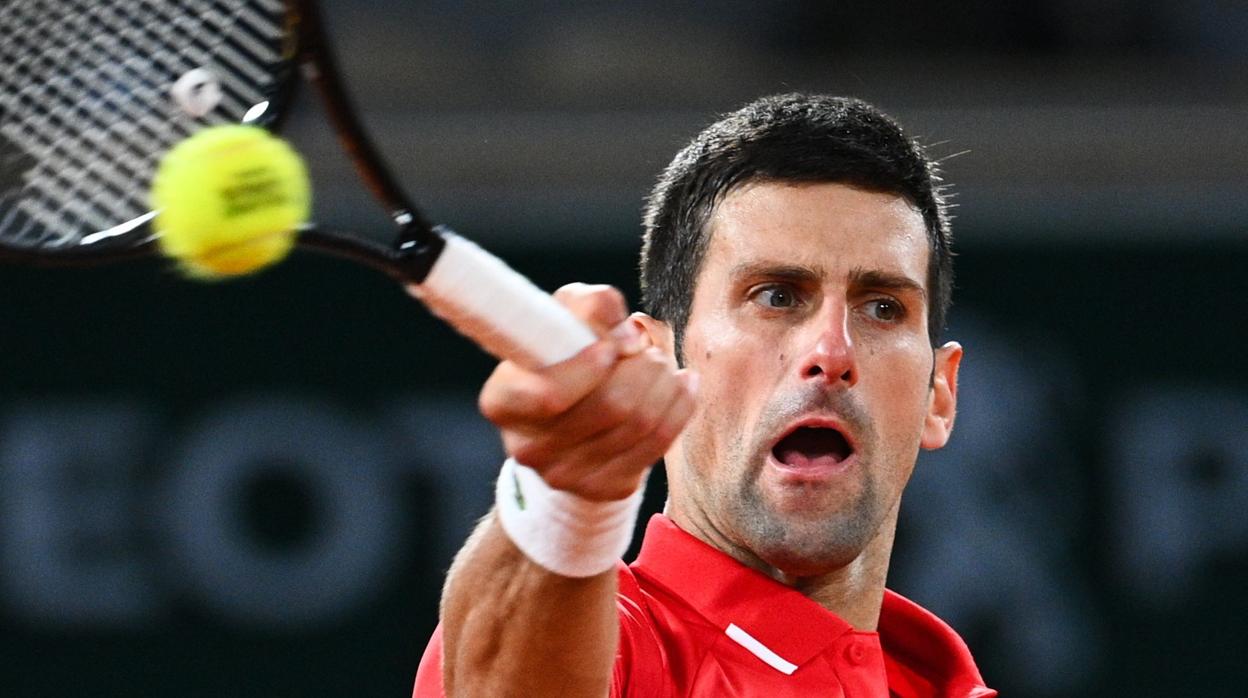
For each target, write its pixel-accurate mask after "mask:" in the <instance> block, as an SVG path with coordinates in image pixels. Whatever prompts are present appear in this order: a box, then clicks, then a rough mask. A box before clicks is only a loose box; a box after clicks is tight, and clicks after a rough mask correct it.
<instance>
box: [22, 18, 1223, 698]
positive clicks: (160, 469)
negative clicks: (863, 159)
mask: <svg viewBox="0 0 1248 698" xmlns="http://www.w3.org/2000/svg"><path fill="white" fill-rule="evenodd" d="M326 5H330V3H326ZM327 12H328V13H329V14H330V15H331V16H332V17H333V23H332V27H333V31H334V33H335V40H336V41H337V43H338V47H339V53H340V54H341V55H340V59H341V62H342V63H343V67H344V69H345V70H346V71H347V73H348V75H349V76H350V77H349V84H350V85H351V86H352V88H353V90H354V92H355V93H356V97H357V101H358V102H359V103H360V106H361V108H362V109H363V111H364V113H365V116H366V121H367V122H368V124H369V126H370V128H371V130H372V131H374V133H375V134H376V136H377V140H378V141H380V142H381V144H382V145H383V147H384V149H385V150H386V151H387V152H389V153H390V154H391V159H392V160H393V162H394V165H395V166H396V169H397V170H398V171H399V172H400V173H401V174H402V177H401V179H402V180H404V181H405V182H407V184H408V186H409V189H410V190H411V191H412V192H413V193H414V194H415V196H416V197H417V198H418V199H419V200H420V201H422V202H423V203H424V204H425V205H426V206H427V207H428V208H429V209H430V210H431V211H432V213H433V215H434V217H435V218H436V219H439V220H443V221H447V222H448V223H450V224H452V225H454V226H455V227H456V228H457V229H458V230H459V231H460V232H462V233H464V234H466V235H468V236H469V237H472V238H474V239H476V240H478V241H480V242H482V243H483V244H485V245H486V246H488V247H491V248H493V249H494V250H495V251H497V252H499V253H500V254H502V255H503V256H504V257H505V258H507V259H509V260H510V261H512V262H513V263H514V264H515V266H516V267H517V268H519V269H520V270H522V271H523V272H525V273H527V274H529V275H531V276H532V277H533V278H534V279H535V280H537V281H538V282H539V283H540V284H542V285H543V286H545V287H547V288H554V287H556V286H558V285H560V284H563V283H566V282H570V281H575V280H584V281H601V282H607V283H613V284H616V285H618V286H620V287H621V288H622V289H624V290H625V291H626V293H628V295H629V296H630V298H631V299H632V300H633V301H634V303H635V302H636V299H637V290H636V283H635V280H634V268H635V264H636V261H635V258H636V252H637V248H638V236H639V231H640V226H639V220H640V209H641V206H642V201H643V198H644V196H645V195H646V193H647V191H648V189H649V187H650V185H651V183H652V181H653V178H654V176H655V175H656V174H657V173H658V171H659V170H660V169H661V168H662V167H663V166H664V165H665V164H666V163H667V161H668V160H669V159H670V158H671V156H672V155H673V154H674V153H675V151H676V150H677V149H678V148H679V147H680V146H681V145H682V144H683V143H684V142H685V141H686V140H687V139H688V138H690V137H691V136H692V135H693V134H694V133H696V132H697V131H698V130H699V129H701V128H702V127H703V126H704V125H706V124H707V123H709V122H710V121H712V120H713V119H714V118H715V117H716V115H718V114H720V113H722V112H725V111H728V110H731V109H733V108H735V107H737V106H739V105H740V104H742V103H744V102H746V101H748V100H750V99H752V98H754V97H756V96H759V95H761V94H766V93H774V92H781V91H790V90H810V91H823V92H831V93H839V94H852V95H856V96H859V97H863V98H866V99H868V100H869V101H872V102H874V103H876V104H878V105H879V106H881V107H882V108H884V109H885V110H886V111H888V112H889V113H891V114H893V115H894V116H895V117H897V118H898V119H899V120H900V121H901V122H902V123H903V124H904V125H905V126H906V127H907V128H908V130H909V131H910V132H911V133H912V134H914V135H915V136H917V137H919V138H920V139H921V140H922V141H923V142H925V143H928V144H929V145H930V148H931V152H932V153H933V154H934V155H935V156H937V157H938V158H942V159H943V160H944V169H945V173H946V178H947V180H948V181H949V182H951V183H952V185H953V187H954V191H955V192H956V199H955V201H956V203H957V205H958V208H956V209H955V213H956V219H955V221H954V230H955V234H956V236H957V239H958V245H957V247H958V250H959V253H960V258H959V260H958V264H959V269H958V273H959V280H958V285H957V286H958V288H957V291H956V293H955V308H954V311H953V314H952V326H951V329H950V332H949V336H950V337H951V338H956V339H958V340H959V341H961V342H962V344H963V345H964V346H965V347H966V351H967V354H966V360H965V362H964V369H963V376H962V391H961V395H962V404H961V411H960V416H959V422H958V432H957V434H956V435H955V437H954V440H953V443H952V444H951V445H950V446H949V447H948V448H946V449H945V450H943V451H940V452H937V453H931V454H925V455H924V456H923V457H922V458H921V459H920V464H919V468H918V471H917V474H916V476H915V479H914V481H913V483H912V485H911V489H910V490H909V492H908V494H907V496H906V504H905V506H904V507H903V522H902V530H901V532H900V534H899V537H898V547H897V549H896V552H895V555H894V563H893V570H892V576H891V583H890V585H891V586H892V587H893V588H895V589H897V590H898V591H900V592H902V593H904V594H907V595H909V596H911V597H912V598H914V599H916V600H918V601H919V602H921V603H923V604H924V605H926V606H928V607H929V608H931V609H933V610H934V611H936V612H937V613H938V614H940V615H941V616H942V617H944V618H945V619H947V620H948V621H949V622H950V623H951V624H952V625H954V626H955V627H956V628H957V629H958V630H960V631H961V632H962V633H963V635H964V636H965V637H966V639H967V640H968V642H969V644H970V646H971V648H972V650H973V651H974V653H975V654H976V656H977V657H978V659H979V661H980V665H981V668H982V670H983V673H984V675H985V677H986V679H987V681H988V683H989V684H990V685H992V686H994V687H997V688H999V689H1002V691H1003V695H1008V696H1015V697H1018V698H1028V697H1031V698H1048V697H1052V696H1076V697H1078V696H1103V695H1131V696H1172V695H1202V696H1240V695H1242V690H1243V689H1242V682H1243V677H1244V657H1245V656H1248V635H1246V634H1245V633H1244V631H1243V629H1242V628H1243V620H1244V619H1245V618H1248V598H1246V597H1245V595H1244V594H1243V590H1244V589H1245V588H1246V586H1248V516H1246V515H1245V511H1248V360H1246V359H1245V352H1244V349H1243V347H1244V345H1245V341H1248V330H1245V325H1244V320H1243V317H1244V314H1245V309H1246V306H1245V302H1244V298H1246V297H1248V272H1245V269H1248V196H1246V193H1248V135H1245V126H1248V69H1246V59H1248V5H1246V4H1244V3H1242V2H1228V1H1225V0H1192V1H1190V2H1174V1H1169V2H1163V1H1162V0H1135V1H1128V0H1079V1H1075V0H1044V1H1034V0H1020V1H1018V2H1009V3H1003V2H988V1H986V0H969V1H967V2H961V3H954V4H950V3H914V2H903V1H902V0H876V1H875V2H871V3H840V2H757V1H756V2H741V1H738V0H725V1H723V2H717V3H691V2H658V1H656V0H629V1H622V0H615V1H613V2H606V1H603V0H588V1H583V2H577V3H562V2H543V1H540V0H530V1H529V2H517V3H484V2H475V1H472V0H469V1H468V2H450V1H449V0H432V1H429V2H422V3H405V2H399V1H398V0H355V1H353V2H338V3H333V4H332V6H330V7H328V8H327ZM319 119H320V117H319V116H318V115H313V116H308V117H301V118H297V119H296V120H295V122H294V123H293V124H292V127H291V135H292V138H293V139H294V140H295V141H296V143H297V144H298V145H299V146H300V147H301V148H302V149H303V151H304V152H305V154H306V155H307V156H308V157H309V159H310V161H311V163H312V168H313V176H314V178H315V180H316V182H317V198H316V209H317V216H318V217H319V218H320V219H322V220H325V221H328V222H345V221H354V225H367V224H368V223H361V221H366V222H367V221H372V222H373V223H372V224H373V225H377V226H384V225H387V221H386V219H385V217H384V216H383V215H381V212H379V211H376V210H375V207H374V206H373V204H372V203H371V201H370V200H369V199H368V198H367V196H366V195H363V194H361V193H360V192H359V191H358V189H357V188H356V184H355V178H354V176H353V175H352V174H351V173H350V172H349V171H348V170H347V169H346V165H345V164H344V162H343V160H342V157H341V155H339V153H338V151H337V146H336V144H335V143H333V142H331V141H329V140H328V139H327V138H326V136H325V131H324V130H322V126H321V122H320V121H319ZM0 274H2V277H0V278H3V285H4V300H3V302H0V328H2V329H0V357H3V358H2V362H3V363H2V364H0V366H2V370H0V694H3V695H6V696H78V695H90V696H140V695H141V696H148V695H151V696H164V695H170V696H172V695H176V696H180V697H187V696H200V695H202V696H217V695H233V696H396V695H397V696H402V695H407V694H409V693H410V688H411V681H412V677H413V675H414V673H415V670H416V666H417V664H418V661H419V658H420V655H421V652H422V650H423V647H424V644H425V641H426V639H427V637H428V634H429V633H430V631H431V630H432V629H433V627H434V624H435V622H436V614H437V601H438V595H439V590H440V585H441V582H442V579H443V575H444V573H445V570H446V566H447V564H448V562H449V560H450V557H451V555H452V554H453V553H454V551H455V550H456V549H457V548H458V546H459V545H460V544H461V542H462V541H463V538H464V537H465V535H466V534H467V532H468V530H469V529H470V527H471V525H472V523H473V521H474V520H475V518H476V517H478V516H480V515H481V514H483V513H484V512H485V511H486V510H487V508H488V506H489V501H490V491H491V482H492V478H493V474H494V473H495V472H497V465H498V462H499V446H498V443H497V437H496V436H495V434H494V433H493V432H492V431H491V429H490V428H489V427H488V425H485V424H483V422H482V420H481V419H480V418H479V417H478V416H476V413H475V393H476V390H477V389H478V387H479V385H480V383H481V381H482V380H483V379H484V377H485V376H486V375H487V373H488V371H489V369H490V366H491V362H490V360H489V359H488V358H487V357H485V356H483V355H482V354H481V353H480V352H479V351H477V350H476V349H475V348H473V347H472V346H471V345H469V344H468V343H466V342H464V341H462V340H460V339H459V338H457V337H456V336H454V335H453V333H451V332H450V331H449V330H447V329H445V328H444V327H442V326H441V325H440V324H438V323H437V322H435V321H433V320H432V319H430V318H429V317H428V315H427V313H426V312H425V311H424V310H423V309H422V308H420V307H419V306H417V305H416V304H414V303H412V302H410V301H409V300H408V299H407V298H406V297H405V296H404V295H403V294H402V293H401V291H400V290H399V289H397V288H396V287H395V286H394V285H393V284H391V283H390V282H388V281H387V280H386V279H384V278H381V277H379V276H377V275H375V274H373V273H370V272H368V271H364V270H361V269H357V268H354V267H352V266H350V265H346V264H342V263H340V262H336V261H333V260H327V259H322V258H318V257H314V256H310V255H307V254H299V255H296V256H295V257H294V258H293V259H291V260H289V261H288V262H287V263H285V264H284V265H282V266H280V267H278V268H275V269H273V270H270V271H268V272H265V273H263V274H261V275H258V276H255V277H252V278H247V279H244V280H240V281H234V282H230V283H222V284H212V285H202V284H200V285H196V284H190V283H187V282H185V281H182V280H180V279H179V278H178V277H177V276H176V275H175V274H174V273H173V272H171V271H170V270H169V269H168V267H167V266H166V265H164V264H161V263H158V262H150V263H136V264H131V265H126V266H122V267H115V268H108V269H97V270H89V271H46V270H29V269H18V268H6V269H3V270H0ZM649 492H650V494H651V497H650V500H649V501H648V507H649V509H650V510H654V509H657V508H658V506H660V503H661V502H660V496H659V494H660V493H661V486H660V485H659V484H657V483H656V484H655V485H653V486H652V487H651V488H650V490H649Z"/></svg>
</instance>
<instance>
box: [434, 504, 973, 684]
mask: <svg viewBox="0 0 1248 698" xmlns="http://www.w3.org/2000/svg"><path fill="white" fill-rule="evenodd" d="M619 586H620V589H619V600H618V606H619V609H620V647H619V652H618V656H617V659H616V663H615V671H614V676H613V679H612V686H611V695H612V696H629V697H630V698H640V697H643V696H644V697H647V698H649V697H650V696H654V697H662V698H669V697H675V696H706V697H711V696H714V697H715V698H721V697H729V696H766V698H784V697H787V696H794V697H797V696H801V697H809V696H820V697H821V698H823V697H827V698H836V697H839V696H845V697H846V698H856V697H858V696H893V697H896V698H911V697H919V696H941V697H942V698H943V697H957V698H988V697H990V696H995V695H996V691H993V690H992V689H990V688H987V687H986V686H984V682H983V679H982V678H980V675H979V670H978V669H976V667H975V662H974V660H972V659H971V654H970V652H969V650H967V648H966V644H965V643H964V642H963V641H962V639H961V638H960V637H958V635H957V633H955V632H954V631H953V630H952V629H951V628H950V627H949V626H948V625H946V624H945V623H943V622H942V621H941V620H940V619H939V618H937V617H936V616H934V615H932V614H931V613H929V612H927V611H925V610H924V609H922V608H920V607H919V606H918V605H916V604H914V603H913V602H911V601H909V600H907V599H905V598H903V597H901V596H899V595H897V594H894V593H893V592H891V591H885V592H884V604H883V606H882V608H881V609H880V623H879V631H878V632H860V631H857V630H854V629H853V627H851V626H850V625H849V624H848V623H846V622H845V621H843V620H841V619H840V618H838V617H837V616H836V615H834V614H832V613H830V612H828V611H827V610H826V609H824V608H823V607H822V606H820V605H819V604H817V603H815V602H814V601H811V600H810V599H808V598H806V597H805V596H803V595H802V594H801V593H800V592H798V591H795V590H793V589H791V588H789V587H787V586H784V585H783V584H780V583H779V582H776V581H775V580H772V579H771V578H769V577H767V576H765V575H763V574H760V573H758V572H756V571H754V570H752V569H750V568H748V567H745V566H744V565H742V564H741V563H739V562H737V561H736V560H734V559H733V558H731V557H729V556H727V555H725V554H723V553H721V552H719V551H718V550H716V549H714V548H712V547H710V546H709V545H706V544H705V543H703V542H702V541H700V540H698V539H696V538H694V537H693V536H691V535H689V534H688V533H685V532H684V531H682V530H680V529H679V528H677V527H676V525H675V524H673V523H672V522H671V520H670V519H668V518H666V517H664V516H655V517H654V518H652V519H651V520H650V524H649V526H648V527H647V528H646V537H645V540H644V542H643V543H642V547H641V554H640V555H638V557H637V561H636V562H634V563H633V564H632V565H631V566H624V565H623V564H621V565H620V568H619ZM441 656H442V633H441V628H439V629H438V630H437V631H435V633H434V636H433V638H432V639H431V640H430V643H429V647H428V649H427V650H426V652H425V656H424V658H423V659H422V660H421V662H420V670H419V672H418V673H417V676H416V686H415V691H414V692H413V696H414V697H415V698H435V697H440V696H442V691H441V671H440V664H441Z"/></svg>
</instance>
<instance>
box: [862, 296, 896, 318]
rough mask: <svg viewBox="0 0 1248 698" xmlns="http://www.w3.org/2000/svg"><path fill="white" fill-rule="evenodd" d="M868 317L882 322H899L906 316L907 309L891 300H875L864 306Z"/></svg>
mask: <svg viewBox="0 0 1248 698" xmlns="http://www.w3.org/2000/svg"><path fill="white" fill-rule="evenodd" d="M864 307H865V308H866V310H867V315H869V316H871V318H872V319H874V320H879V321H880V322H898V321H899V320H901V319H902V318H904V317H905V316H906V309H905V308H904V307H903V306H902V305H901V303H898V302H897V301H895V300H893V299H891V298H874V299H872V300H869V301H867V302H866V304H865V306H864Z"/></svg>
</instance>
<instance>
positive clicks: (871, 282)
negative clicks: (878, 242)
mask: <svg viewBox="0 0 1248 698" xmlns="http://www.w3.org/2000/svg"><path fill="white" fill-rule="evenodd" d="M849 281H850V283H851V284H852V285H854V286H864V287H866V288H878V289H882V290H887V291H909V292H911V293H916V294H918V295H919V296H921V297H922V298H923V300H924V301H926V300H927V289H925V288H923V284H921V283H919V282H918V281H915V280H914V279H911V278H910V277H908V276H906V275H904V274H895V273H893V272H888V271H883V270H881V269H863V268H862V267H855V268H854V269H852V270H850V272H849Z"/></svg>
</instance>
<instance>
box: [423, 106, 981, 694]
mask: <svg viewBox="0 0 1248 698" xmlns="http://www.w3.org/2000/svg"><path fill="white" fill-rule="evenodd" d="M939 181H940V180H939V177H938V176H937V171H936V166H935V164H934V163H933V162H932V161H931V160H930V159H928V157H927V156H926V155H925V153H924V152H923V150H922V149H921V148H920V147H919V146H918V145H917V144H916V143H915V142H914V141H912V140H911V139H909V138H908V137H906V136H905V135H903V133H902V131H901V130H900V129H899V128H898V127H897V125H896V124H895V123H894V122H893V121H892V120H891V119H889V118H888V117H887V116H885V115H884V114H882V113H880V112H879V111H878V110H876V109H875V108H874V107H872V106H870V105H868V104H866V103H864V102H861V101H858V100H854V99H846V98H838V97H826V96H808V95H782V96H776V97H768V98H764V99H760V100H758V101H756V102H754V103H752V104H749V105H747V106H745V107H744V108H742V109H740V110H739V111H736V112H734V113H732V114H729V115H727V116H726V117H724V118H723V119H721V120H720V121H718V122H717V123H715V124H713V125H711V126H710V127H708V128H707V129H706V130H705V131H703V132H702V133H701V134H699V135H698V136H697V137H696V138H695V139H694V140H693V141H692V142H691V143H690V144H689V145H688V146H687V147H686V148H685V149H683V150H682V151H681V152H680V153H679V154H678V155H677V156H676V158H675V159H674V160H673V161H672V163H671V164H670V165H669V166H668V167H667V169H666V171H665V172H664V173H663V175H662V176H661V177H660V179H659V182H658V185H657V186H656V188H655V190H654V193H653V195H652V197H651V199H650V202H649V208H648V211H647V216H646V232H645V236H646V237H645V244H644V247H643V250H642V262H641V267H642V268H641V272H642V288H643V293H644V302H645V306H646V309H647V311H648V313H649V314H648V315H645V314H640V313H638V314H634V315H632V316H631V317H629V316H628V315H627V310H626V308H625V305H624V302H623V299H622V297H621V295H620V294H619V293H618V292H616V291H615V290H613V289H609V288H605V287H593V286H571V287H567V288H565V289H562V290H561V291H560V293H559V294H557V295H558V297H559V298H560V300H562V301H563V302H564V303H565V304H566V305H567V306H568V307H569V308H571V310H572V311H573V312H574V313H575V314H577V315H578V316H579V317H581V318H582V319H584V320H585V322H586V323H588V324H589V325H590V326H591V327H593V328H594V329H595V330H596V331H598V333H599V334H600V335H601V337H602V339H601V340H600V341H599V342H598V343H597V344H595V345H594V346H592V347H590V348H589V349H586V350H585V351H584V352H582V353H581V354H579V355H577V356H576V357H574V358H572V359H570V360H568V361H566V362H564V363H562V364H559V365H556V366H553V367H550V368H547V369H544V370H539V371H530V370H525V369H522V368H520V367H518V366H516V365H514V364H511V363H503V364H500V365H499V367H498V368H497V370H496V371H495V372H494V374H493V375H492V376H491V377H490V379H489V380H488V381H487V382H486V385H485V387H484V389H483V390H482V392H481V398H480V404H481V409H482V411H483V413H484V414H485V415H486V417H488V418H489V419H490V420H491V421H493V422H494V423H495V424H496V425H498V427H499V429H500V430H501V432H502V437H503V441H504V445H505V447H506V450H507V452H508V453H509V454H510V455H511V456H512V458H511V459H509V460H508V461H507V463H506V464H505V465H504V466H503V471H502V473H501V474H500V477H499V480H498V496H497V501H496V504H495V507H494V509H493V511H492V512H491V513H490V514H489V515H488V516H487V517H486V518H485V519H484V520H483V521H482V522H481V524H480V525H479V527H478V528H477V529H476V531H475V532H474V533H473V535H472V536H471V538H470V539H469V541H468V543H467V544H466V545H465V546H464V548H463V550H462V551H461V552H460V554H459V556H458V557H457V559H456V561H455V563H454V565H453V566H452V568H451V571H450V573H449V575H448V579H447V583H446V589H445V593H444V596H443V600H442V623H441V625H440V626H439V628H438V630H437V631H436V632H435V634H434V637H433V638H432V640H431V641H430V644H429V647H428V649H427V651H426V653H425V656H424V658H423V660H422V661H421V664H420V670H419V672H418V675H417V678H416V685H415V693H414V695H416V696H439V695H447V696H491V697H493V696H596V697H600V696H604V695H612V696H766V697H767V698H780V697H781V696H900V697H910V696H957V697H960V698H965V697H972V696H973V697H981V696H994V695H996V692H995V691H993V690H991V689H989V688H987V687H985V685H984V682H983V680H982V678H981V677H980V673H979V671H978V669H977V668H976V666H975V663H974V661H973V660H972V658H971V655H970V653H969V651H968V650H967V647H966V645H965V643H964V642H963V641H962V640H961V639H960V638H959V636H958V635H957V634H956V633H955V632H954V631H953V630H952V629H951V628H950V627H949V626H947V625H946V624H945V623H943V622H942V621H940V620H939V619H937V618H936V617H935V616H934V615H932V614H931V613H929V612H927V611H925V610H924V609H922V608H920V607H919V606H918V605H916V604H914V603H912V602H910V601H908V600H906V599H905V598H902V597H901V596H899V595H897V594H895V593H893V592H891V591H889V590H887V589H886V588H885V578H886V573H887V571H888V564H889V556H890V553H891V551H892V547H893V536H894V532H895V529H896V524H897V514H898V507H899V506H900V503H901V495H902V491H903V490H904V489H905V486H906V483H907V481H908V480H909V478H910V475H911V473H912V472H913V470H914V467H915V459H916V457H917V455H918V452H919V450H920V449H921V448H928V449H934V448H940V447H941V446H943V445H944V444H945V442H946V440H947V439H948V438H949V435H950V431H951V430H952V428H953V422H954V412H955V407H956V403H957V377H958V365H959V362H960V361H961V358H962V348H961V347H960V346H959V345H958V344H956V343H954V342H949V343H944V344H942V343H940V341H939V338H940V335H941V332H942V328H943V327H944V323H945V314H946V311H947V309H948V306H949V297H950V289H951V286H952V261H951V252H950V246H949V245H950V234H949V223H948V217H947V216H946V211H945V203H944V200H943V198H942V196H941V188H940V186H939ZM659 457H662V458H663V461H664V464H665V467H666V468H667V478H668V484H669V491H668V497H667V503H666V507H665V509H664V513H663V514H662V515H658V516H655V517H654V518H652V519H651V520H650V522H649V525H648V528H647V530H646V534H645V539H644V541H643V543H642V548H641V553H640V555H639V557H638V559H637V560H636V561H635V562H634V563H633V564H631V565H627V566H626V565H624V564H622V563H619V562H618V557H619V556H620V555H621V554H622V553H623V551H624V550H625V548H626V547H627V545H628V543H629V536H630V535H631V530H632V527H633V524H634V519H635V517H636V512H637V508H638V502H639V501H640V497H641V493H640V488H641V487H642V484H643V482H644V479H645V476H646V474H647V472H648V471H649V468H650V466H651V465H652V464H653V463H654V462H655V461H656V460H657V459H658V458H659ZM521 464H523V465H521Z"/></svg>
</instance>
